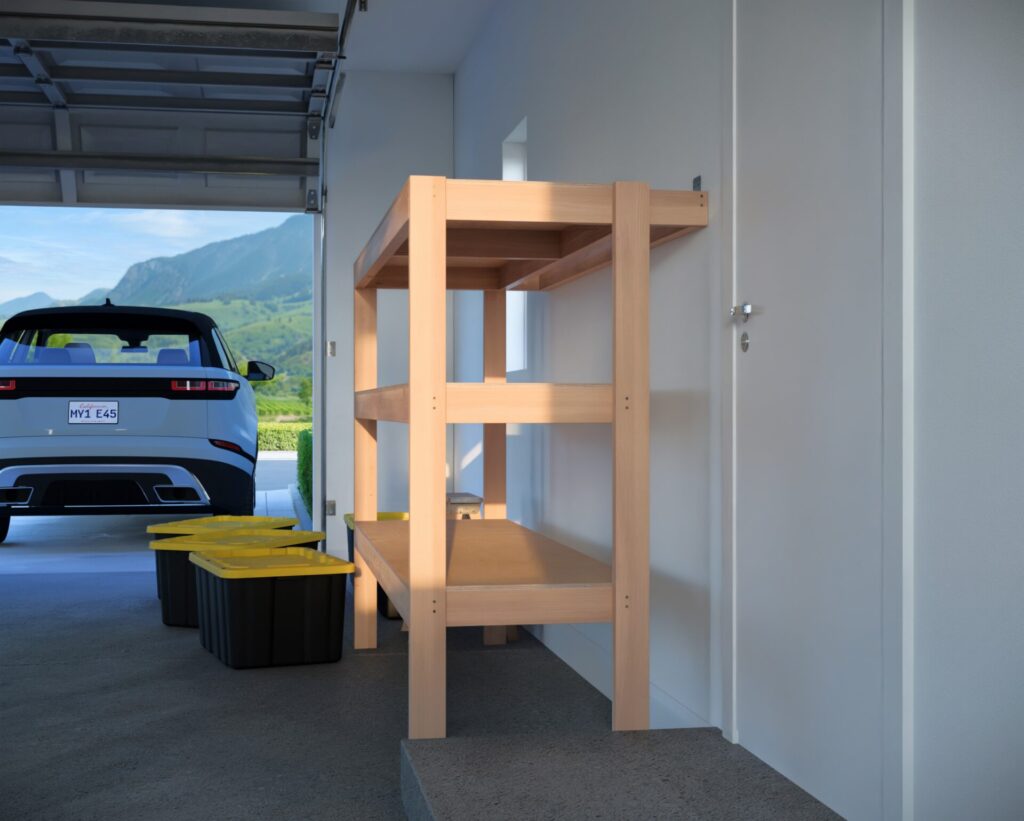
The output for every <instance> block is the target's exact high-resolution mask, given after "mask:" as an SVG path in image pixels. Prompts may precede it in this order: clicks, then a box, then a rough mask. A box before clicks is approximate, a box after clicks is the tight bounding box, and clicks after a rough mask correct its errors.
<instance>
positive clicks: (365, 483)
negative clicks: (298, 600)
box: [352, 290, 377, 650]
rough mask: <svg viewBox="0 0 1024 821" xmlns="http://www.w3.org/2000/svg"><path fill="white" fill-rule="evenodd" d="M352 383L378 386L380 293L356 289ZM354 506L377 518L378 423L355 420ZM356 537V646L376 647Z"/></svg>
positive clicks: (372, 606) (371, 588)
mask: <svg viewBox="0 0 1024 821" xmlns="http://www.w3.org/2000/svg"><path fill="white" fill-rule="evenodd" d="M353 306H354V311H353V322H352V326H353V333H354V345H353V350H354V360H353V369H352V375H353V383H354V385H355V389H356V390H357V391H361V390H369V389H371V388H375V387H377V292H376V291H371V290H356V291H355V293H354V296H353ZM352 463H353V470H354V476H353V488H354V499H353V501H354V508H353V514H354V516H355V519H356V521H357V522H366V521H371V522H372V521H374V520H375V519H376V518H377V423H376V422H373V421H370V420H360V419H356V420H355V425H354V439H353V448H352ZM358 541H359V540H358V538H357V539H356V543H357V544H356V551H355V556H354V557H353V558H354V559H355V565H356V572H355V576H354V577H353V579H352V606H353V616H354V617H353V625H352V637H353V646H354V647H355V649H356V650H372V649H373V648H375V647H376V646H377V579H376V577H375V576H374V575H373V573H372V572H371V571H370V568H369V566H368V565H367V564H366V562H365V561H364V560H363V557H362V555H360V553H359V549H358V547H359V546H358Z"/></svg>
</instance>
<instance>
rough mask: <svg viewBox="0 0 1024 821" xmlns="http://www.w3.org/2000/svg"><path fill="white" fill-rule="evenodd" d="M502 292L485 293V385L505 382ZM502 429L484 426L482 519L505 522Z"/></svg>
mask: <svg viewBox="0 0 1024 821" xmlns="http://www.w3.org/2000/svg"><path fill="white" fill-rule="evenodd" d="M506 378H507V377H506V370H505V292H504V291H484V382H485V383H486V382H504V381H506ZM505 441H506V440H505V426H504V425H501V424H497V425H484V442H483V445H484V518H485V519H504V518H506V517H507V515H508V508H507V506H506V504H505V481H506V465H505V459H506V448H505ZM507 632H508V631H507V630H506V628H505V627H504V626H503V625H495V626H491V627H484V644H489V645H496V644H504V643H505V640H506V636H507Z"/></svg>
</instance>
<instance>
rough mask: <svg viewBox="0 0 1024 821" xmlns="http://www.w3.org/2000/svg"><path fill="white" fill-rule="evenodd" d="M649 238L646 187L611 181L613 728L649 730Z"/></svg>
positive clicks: (648, 205)
mask: <svg viewBox="0 0 1024 821" xmlns="http://www.w3.org/2000/svg"><path fill="white" fill-rule="evenodd" d="M649 237H650V191H649V189H648V187H647V185H645V184H643V183H636V182H617V183H615V185H614V195H613V223H612V239H613V246H612V277H613V280H614V291H615V297H614V298H615V319H614V348H615V354H614V358H615V363H614V389H615V419H614V473H615V476H614V494H615V503H614V514H613V519H614V524H613V530H614V543H613V552H614V558H613V577H612V578H613V588H614V600H615V606H614V611H613V630H612V633H613V651H612V652H613V657H614V662H613V663H614V668H615V669H614V674H613V678H614V683H613V689H614V692H613V700H612V729H613V730H646V729H648V728H649V727H650V683H649V681H650V647H649V623H648V622H649V612H650V603H649V599H650V546H649V539H650V501H649V499H650V492H649V491H650V488H649V485H650V455H649V440H650V402H649V391H650V379H649V357H650V354H649V337H650V329H649V324H650V323H649V314H650V303H649V278H650V277H649V269H650V247H649Z"/></svg>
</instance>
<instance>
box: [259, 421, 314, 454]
mask: <svg viewBox="0 0 1024 821" xmlns="http://www.w3.org/2000/svg"><path fill="white" fill-rule="evenodd" d="M308 428H309V422H260V424H259V443H260V453H263V452H264V451H268V450H298V439H299V431H303V430H307V429H308Z"/></svg>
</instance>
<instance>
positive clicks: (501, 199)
mask: <svg viewBox="0 0 1024 821" xmlns="http://www.w3.org/2000/svg"><path fill="white" fill-rule="evenodd" d="M413 179H416V178H413ZM445 204H446V205H445V214H444V218H445V227H446V230H445V263H446V268H445V285H446V287H447V288H448V289H449V290H529V291H535V290H541V291H547V290H551V289H553V288H557V287H559V286H561V285H564V284H566V283H567V282H572V281H573V280H575V279H578V278H579V277H581V276H585V275H586V274H589V273H591V272H593V271H597V270H599V269H601V268H604V267H605V266H607V265H608V264H609V263H610V262H611V259H612V219H613V186H612V185H592V184H579V183H551V182H497V181H492V180H446V181H445ZM707 222H708V202H707V194H706V193H704V192H700V191H651V192H650V223H649V225H648V227H647V229H646V232H647V234H648V238H649V242H650V245H660V244H661V243H663V242H668V241H669V240H671V239H675V238H677V237H680V236H682V235H684V234H686V233H689V232H690V231H693V230H695V229H697V228H701V227H703V226H705V225H707ZM355 273H356V287H357V288H373V289H405V288H408V287H409V193H408V185H406V187H405V188H403V189H402V191H401V192H400V193H399V195H398V197H396V198H395V201H394V202H393V203H392V205H391V208H390V209H389V210H388V213H387V214H386V215H385V217H384V219H383V220H382V221H381V223H380V225H379V226H378V227H377V230H376V231H375V232H374V234H373V236H372V237H371V238H370V241H369V242H368V243H367V244H366V247H365V248H364V249H363V252H362V253H361V254H360V255H359V259H358V260H357V262H356V267H355Z"/></svg>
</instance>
